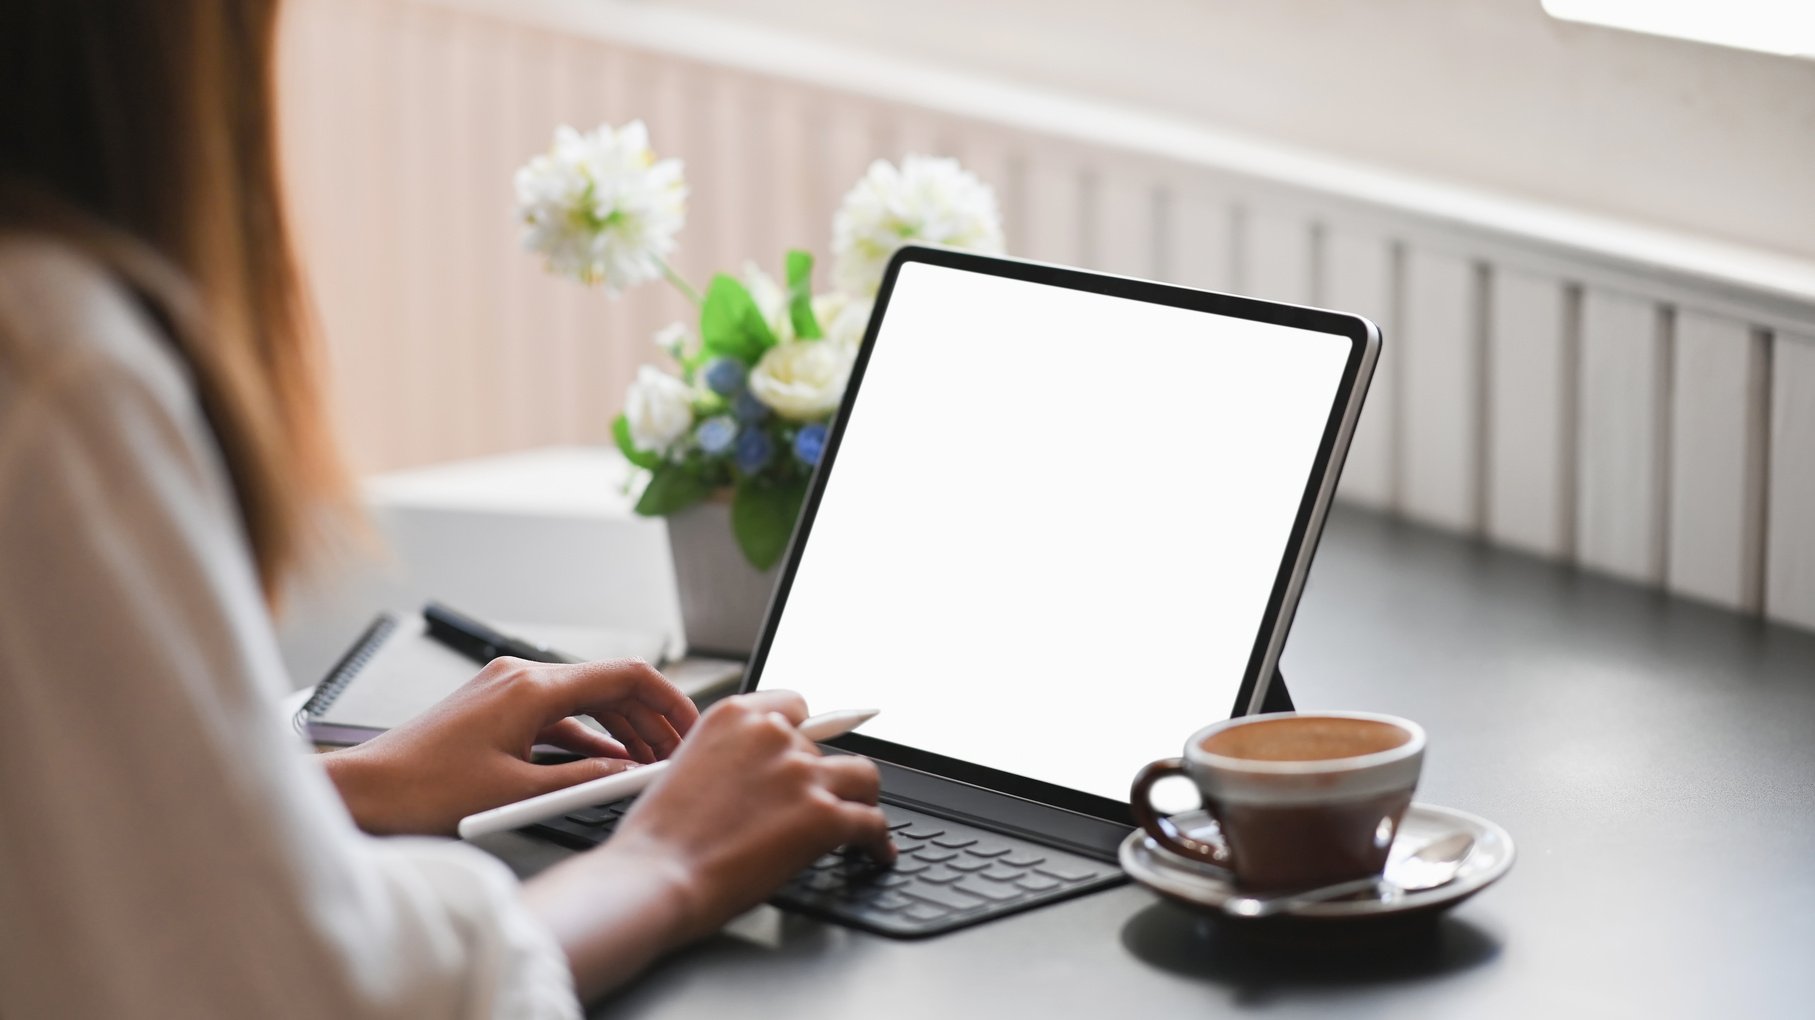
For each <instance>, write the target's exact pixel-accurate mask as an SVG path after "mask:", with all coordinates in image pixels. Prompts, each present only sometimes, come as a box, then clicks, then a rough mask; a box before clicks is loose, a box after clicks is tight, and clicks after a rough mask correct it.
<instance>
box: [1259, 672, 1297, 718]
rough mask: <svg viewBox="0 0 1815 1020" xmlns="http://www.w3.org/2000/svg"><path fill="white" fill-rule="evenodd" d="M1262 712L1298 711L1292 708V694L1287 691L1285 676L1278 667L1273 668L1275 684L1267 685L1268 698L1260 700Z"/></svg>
mask: <svg viewBox="0 0 1815 1020" xmlns="http://www.w3.org/2000/svg"><path fill="white" fill-rule="evenodd" d="M1260 710H1261V711H1262V712H1296V711H1297V709H1296V708H1293V707H1292V692H1291V691H1288V690H1286V678H1285V675H1284V674H1283V673H1281V672H1280V671H1279V667H1277V666H1275V667H1274V668H1273V682H1272V683H1270V684H1268V685H1267V696H1266V697H1264V698H1262V699H1260Z"/></svg>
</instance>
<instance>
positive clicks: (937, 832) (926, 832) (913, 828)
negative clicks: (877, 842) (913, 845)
mask: <svg viewBox="0 0 1815 1020" xmlns="http://www.w3.org/2000/svg"><path fill="white" fill-rule="evenodd" d="M900 835H903V836H906V837H907V838H908V839H932V838H933V837H934V836H943V835H945V830H944V829H938V828H934V827H933V826H931V825H926V824H924V823H921V822H915V823H914V824H913V825H910V826H909V827H907V828H905V829H902V830H901V833H900Z"/></svg>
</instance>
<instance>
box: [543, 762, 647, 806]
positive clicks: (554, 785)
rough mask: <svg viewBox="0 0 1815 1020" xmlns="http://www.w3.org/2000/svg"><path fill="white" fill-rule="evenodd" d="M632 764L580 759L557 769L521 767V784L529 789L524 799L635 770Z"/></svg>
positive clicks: (552, 767)
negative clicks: (522, 768)
mask: <svg viewBox="0 0 1815 1020" xmlns="http://www.w3.org/2000/svg"><path fill="white" fill-rule="evenodd" d="M637 767H638V765H637V763H636V762H633V761H626V760H624V759H623V758H581V759H580V760H579V761H570V762H563V763H562V764H560V765H527V764H526V765H525V766H524V773H523V775H524V777H525V778H524V782H525V785H527V786H528V787H529V792H528V793H527V794H525V796H530V797H537V796H540V795H542V794H544V793H553V792H554V791H556V790H565V789H567V788H568V787H570V786H573V785H575V784H576V783H585V782H590V781H592V780H594V779H603V778H604V777H606V776H615V775H617V774H618V773H620V772H628V771H629V770H631V769H634V768H637Z"/></svg>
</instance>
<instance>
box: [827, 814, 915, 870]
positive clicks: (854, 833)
mask: <svg viewBox="0 0 1815 1020" xmlns="http://www.w3.org/2000/svg"><path fill="white" fill-rule="evenodd" d="M833 810H834V811H835V812H836V813H837V816H838V827H839V832H840V834H841V840H840V841H841V842H842V843H843V844H844V845H845V846H848V847H850V848H852V849H854V850H861V851H862V852H864V853H866V854H869V855H870V857H871V858H872V859H873V860H875V861H876V862H877V863H879V864H893V863H895V858H896V857H897V856H898V855H899V854H898V852H897V851H896V849H895V841H894V840H892V839H890V838H889V819H888V816H887V815H885V814H883V813H882V809H881V808H879V807H876V806H874V805H870V804H859V803H857V802H855V801H849V800H840V801H838V802H837V804H836V806H835V807H834V808H833Z"/></svg>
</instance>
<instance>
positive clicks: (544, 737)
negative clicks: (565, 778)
mask: <svg viewBox="0 0 1815 1020" xmlns="http://www.w3.org/2000/svg"><path fill="white" fill-rule="evenodd" d="M535 742H536V743H538V744H552V745H554V746H555V747H558V748H561V749H562V750H564V751H572V752H573V753H575V754H584V755H588V756H590V757H594V758H629V757H630V751H629V750H628V749H627V748H625V746H624V745H623V744H621V743H619V742H618V741H616V740H613V739H611V738H610V737H608V736H606V735H605V734H603V733H600V732H599V731H598V730H595V729H593V728H592V727H590V726H588V725H586V724H585V723H583V722H581V721H580V720H578V719H573V718H568V719H563V720H561V721H560V722H557V723H554V724H552V725H550V726H545V727H543V729H542V732H540V733H538V734H536V740H535Z"/></svg>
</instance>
